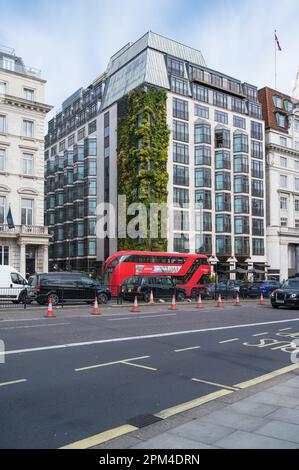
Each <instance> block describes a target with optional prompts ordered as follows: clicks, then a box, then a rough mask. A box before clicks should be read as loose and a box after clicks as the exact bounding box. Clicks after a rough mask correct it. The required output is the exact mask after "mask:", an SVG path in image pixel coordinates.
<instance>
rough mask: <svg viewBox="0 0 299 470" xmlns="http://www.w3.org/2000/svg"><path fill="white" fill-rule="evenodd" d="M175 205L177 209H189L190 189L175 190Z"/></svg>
mask: <svg viewBox="0 0 299 470" xmlns="http://www.w3.org/2000/svg"><path fill="white" fill-rule="evenodd" d="M173 205H174V206H175V207H182V208H188V207H189V189H184V188H173Z"/></svg>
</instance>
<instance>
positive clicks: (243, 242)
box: [235, 237, 250, 256]
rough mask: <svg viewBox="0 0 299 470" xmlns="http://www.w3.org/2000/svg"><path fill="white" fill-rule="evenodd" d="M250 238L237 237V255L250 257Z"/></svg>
mask: <svg viewBox="0 0 299 470" xmlns="http://www.w3.org/2000/svg"><path fill="white" fill-rule="evenodd" d="M249 251H250V250H249V238H248V237H235V255H239V256H249Z"/></svg>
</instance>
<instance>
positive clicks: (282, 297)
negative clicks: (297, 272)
mask: <svg viewBox="0 0 299 470" xmlns="http://www.w3.org/2000/svg"><path fill="white" fill-rule="evenodd" d="M270 301H271V305H272V307H273V308H279V307H281V306H286V307H297V308H298V307H299V279H288V280H287V281H286V282H284V283H283V285H282V286H281V288H280V289H276V290H275V291H273V292H272V293H271V294H270Z"/></svg>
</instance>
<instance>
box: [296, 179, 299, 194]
mask: <svg viewBox="0 0 299 470" xmlns="http://www.w3.org/2000/svg"><path fill="white" fill-rule="evenodd" d="M295 191H299V178H295Z"/></svg>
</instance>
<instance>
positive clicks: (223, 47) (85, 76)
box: [0, 0, 299, 117]
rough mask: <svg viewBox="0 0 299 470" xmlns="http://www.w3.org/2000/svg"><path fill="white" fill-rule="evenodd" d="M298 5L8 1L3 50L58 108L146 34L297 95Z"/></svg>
mask: <svg viewBox="0 0 299 470" xmlns="http://www.w3.org/2000/svg"><path fill="white" fill-rule="evenodd" d="M298 25H299V1H298V0H239V1H237V0H0V44H1V45H5V46H10V47H12V48H14V49H15V51H16V54H17V55H19V56H21V57H22V58H23V60H24V62H25V64H26V65H30V66H32V67H37V68H39V69H41V70H42V77H43V78H45V79H46V80H47V86H46V102H47V103H48V104H51V105H53V106H55V110H54V111H53V112H51V115H50V117H51V116H52V115H53V113H55V112H56V111H57V110H58V109H59V108H60V106H61V103H62V101H64V100H65V99H66V98H67V97H68V96H69V95H71V94H72V93H73V92H74V91H76V90H77V89H78V88H80V87H86V86H88V85H89V84H90V83H91V82H92V81H93V80H94V79H95V78H96V77H97V76H98V75H100V74H101V73H102V72H104V71H105V69H106V66H107V64H108V61H109V58H110V57H111V55H113V54H114V53H115V52H117V51H118V50H119V49H120V48H121V47H123V46H124V45H125V44H127V43H128V42H134V41H136V40H137V39H138V38H139V37H141V36H142V35H143V34H144V33H145V32H146V31H148V30H151V31H154V32H156V33H159V34H162V35H164V36H167V37H169V38H171V39H174V40H177V41H179V42H181V43H183V44H186V45H189V46H191V47H194V48H196V49H199V50H200V51H201V52H202V54H203V56H204V58H205V61H206V64H207V66H208V67H210V68H212V69H214V70H218V71H220V72H223V73H225V74H227V75H231V76H232V77H235V78H237V79H239V80H242V81H245V82H249V83H252V84H254V85H256V86H258V87H259V88H260V87H263V86H266V85H267V86H270V87H274V70H275V68H274V50H275V42H274V30H275V29H276V30H277V36H278V38H279V42H280V45H281V48H282V51H280V52H277V88H278V89H279V90H280V91H282V92H284V93H286V94H291V92H292V89H293V86H294V81H295V76H296V72H297V70H298V69H299V54H298V51H299V30H298Z"/></svg>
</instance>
